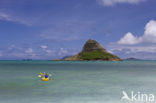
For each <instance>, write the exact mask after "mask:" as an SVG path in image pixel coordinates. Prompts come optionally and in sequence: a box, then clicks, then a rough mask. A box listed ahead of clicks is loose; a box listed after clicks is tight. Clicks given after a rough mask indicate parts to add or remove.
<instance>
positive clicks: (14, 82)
mask: <svg viewBox="0 0 156 103" xmlns="http://www.w3.org/2000/svg"><path fill="white" fill-rule="evenodd" d="M39 72H47V73H52V75H53V76H52V77H53V79H52V80H51V81H49V82H44V81H41V80H40V78H38V77H37V75H38V74H39ZM123 90H124V91H126V92H130V91H134V92H136V93H137V92H142V93H153V94H156V61H121V62H104V61H97V62H96V61H94V62H91V61H90V62H87V61H85V62H80V61H79V62H78V61H77V62H76V61H75V62H70V61H0V103H120V102H121V100H120V99H121V97H122V91H123Z"/></svg>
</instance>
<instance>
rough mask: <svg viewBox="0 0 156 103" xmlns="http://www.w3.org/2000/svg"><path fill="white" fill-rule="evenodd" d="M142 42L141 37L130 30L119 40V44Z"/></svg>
mask: <svg viewBox="0 0 156 103" xmlns="http://www.w3.org/2000/svg"><path fill="white" fill-rule="evenodd" d="M140 42H141V39H139V38H137V37H135V36H134V35H133V34H132V33H130V32H128V33H127V34H125V36H124V37H122V38H121V39H120V40H119V41H118V44H137V43H140Z"/></svg>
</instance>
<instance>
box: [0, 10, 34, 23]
mask: <svg viewBox="0 0 156 103" xmlns="http://www.w3.org/2000/svg"><path fill="white" fill-rule="evenodd" d="M0 20H3V21H10V22H17V23H20V24H25V25H32V24H31V23H30V22H29V21H28V20H26V19H25V18H22V17H19V16H15V15H11V14H8V13H5V12H0Z"/></svg>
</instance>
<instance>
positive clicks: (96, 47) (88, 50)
mask: <svg viewBox="0 0 156 103" xmlns="http://www.w3.org/2000/svg"><path fill="white" fill-rule="evenodd" d="M63 60H69V61H74V60H75V61H76V60H105V61H120V60H121V59H120V58H119V57H117V56H115V55H113V54H111V53H109V52H107V51H106V50H105V49H104V48H103V47H102V46H100V44H99V43H98V42H96V41H95V40H92V39H89V40H88V41H87V42H86V43H85V45H84V47H83V50H82V51H81V52H80V53H79V54H76V55H74V56H71V57H68V58H64V59H63Z"/></svg>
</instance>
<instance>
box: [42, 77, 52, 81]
mask: <svg viewBox="0 0 156 103" xmlns="http://www.w3.org/2000/svg"><path fill="white" fill-rule="evenodd" d="M42 80H43V81H49V80H50V79H49V78H44V77H43V78H42Z"/></svg>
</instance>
